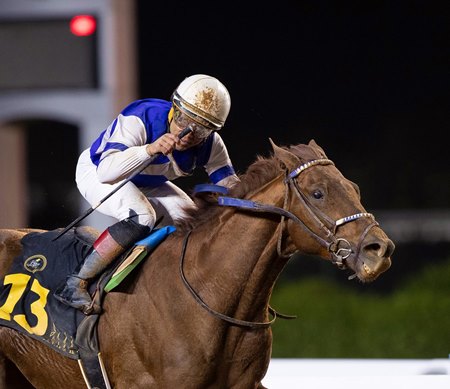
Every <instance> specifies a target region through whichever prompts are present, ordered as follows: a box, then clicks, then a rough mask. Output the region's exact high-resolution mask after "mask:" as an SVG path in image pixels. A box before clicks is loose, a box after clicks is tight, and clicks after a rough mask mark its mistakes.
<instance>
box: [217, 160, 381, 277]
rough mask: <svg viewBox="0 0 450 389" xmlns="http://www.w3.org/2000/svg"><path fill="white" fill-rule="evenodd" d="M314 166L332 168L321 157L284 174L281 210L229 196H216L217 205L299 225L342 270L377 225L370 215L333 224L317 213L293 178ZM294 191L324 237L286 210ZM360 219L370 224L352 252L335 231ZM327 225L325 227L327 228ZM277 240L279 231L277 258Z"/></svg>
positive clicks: (279, 240)
mask: <svg viewBox="0 0 450 389" xmlns="http://www.w3.org/2000/svg"><path fill="white" fill-rule="evenodd" d="M318 165H334V163H333V161H331V160H329V159H326V158H321V159H315V160H313V161H309V162H306V163H304V164H303V165H301V166H299V167H298V168H296V169H294V170H293V171H291V172H290V173H288V174H287V175H286V178H285V180H284V183H285V185H286V191H285V197H284V205H283V208H280V207H276V206H273V205H266V204H261V203H258V202H255V201H251V200H243V199H236V198H232V197H222V196H221V197H219V198H218V204H219V205H223V206H229V207H230V206H231V207H237V208H243V209H248V210H252V211H256V212H268V213H275V214H278V215H281V218H282V220H281V222H282V223H283V222H284V220H285V218H288V219H291V220H292V221H294V222H295V223H296V224H298V225H300V226H301V227H302V228H303V229H304V230H305V231H306V232H307V233H308V234H309V235H310V236H312V237H313V238H314V239H315V240H316V241H317V242H319V243H320V244H321V245H322V246H323V247H326V248H327V250H328V251H329V252H330V253H331V255H332V259H331V261H332V262H333V263H334V264H335V265H336V266H338V267H339V268H340V269H345V268H346V265H345V260H346V259H347V258H348V257H349V256H350V255H351V254H352V253H353V252H354V253H355V254H356V256H358V255H359V252H360V249H361V244H362V242H363V241H364V239H365V237H366V235H367V234H368V232H369V230H370V229H371V228H372V227H374V226H377V225H378V223H377V222H376V221H375V217H374V216H373V215H372V214H371V213H367V212H361V213H355V214H353V215H349V216H345V217H342V218H340V219H338V220H336V221H334V220H333V219H331V218H330V217H329V216H327V215H326V214H325V213H323V212H322V211H320V210H319V209H318V208H317V207H315V206H314V205H312V204H311V203H310V201H309V200H308V198H307V197H306V195H305V194H304V193H303V191H302V190H301V188H300V186H299V184H298V181H297V177H298V176H299V175H300V174H301V173H302V172H304V171H305V170H307V169H309V168H311V167H313V166H318ZM291 188H293V189H294V194H295V195H296V196H297V198H298V199H299V200H300V202H301V203H302V204H303V206H304V208H305V209H306V210H307V211H308V213H309V214H310V216H311V218H312V219H313V221H314V223H315V224H316V225H317V226H319V228H320V229H321V230H323V231H324V233H325V238H323V237H322V236H320V235H319V234H317V233H316V232H314V231H313V230H312V229H311V228H309V227H308V226H307V225H306V224H305V223H304V222H303V221H301V220H300V219H299V218H298V217H297V216H295V215H294V214H293V213H292V212H290V211H288V210H286V207H287V204H288V201H289V194H290V192H291V191H290V189H291ZM363 217H368V218H371V219H372V223H370V224H369V225H368V226H367V227H366V228H365V230H364V231H363V233H362V234H361V236H360V238H359V241H358V244H357V245H356V249H355V250H353V248H352V245H351V244H350V242H349V241H348V240H347V239H344V238H339V237H337V229H338V227H340V226H342V225H343V224H346V223H349V222H353V221H355V220H358V219H360V218H363ZM327 225H328V226H329V227H327ZM281 240H282V232H281V233H280V238H279V239H278V245H277V246H278V247H277V249H278V254H279V255H281Z"/></svg>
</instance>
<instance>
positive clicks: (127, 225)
mask: <svg viewBox="0 0 450 389" xmlns="http://www.w3.org/2000/svg"><path fill="white" fill-rule="evenodd" d="M149 232H150V228H149V227H147V226H143V225H141V224H137V223H135V222H134V221H132V220H122V221H120V222H118V223H116V224H114V225H112V226H111V227H108V228H107V229H106V230H105V231H104V232H103V233H102V234H101V235H100V236H99V237H98V238H97V240H96V241H95V242H94V244H93V250H92V251H91V253H90V254H89V255H88V256H87V257H86V259H85V260H84V263H83V265H82V267H81V269H80V270H79V272H78V274H72V275H70V276H69V277H68V278H67V281H66V284H65V285H64V288H63V289H62V290H58V291H56V292H55V294H54V296H55V298H56V299H57V300H59V301H61V302H62V303H64V304H66V305H69V306H71V307H73V308H76V309H79V310H81V311H83V312H84V313H85V314H89V313H92V311H93V310H94V312H95V313H98V312H99V310H100V309H99V307H94V306H93V304H92V299H91V296H90V294H89V292H88V290H87V287H88V285H89V281H91V280H92V279H93V278H95V277H96V276H97V275H99V274H100V273H101V272H102V271H103V270H105V269H106V268H107V267H108V266H109V265H110V264H111V263H112V262H113V261H114V259H116V258H117V257H118V256H119V255H121V254H122V253H124V252H125V251H126V250H127V249H129V248H130V247H131V246H132V245H133V244H134V243H135V242H137V241H138V240H140V239H142V238H144V237H145V236H146V235H148V234H149Z"/></svg>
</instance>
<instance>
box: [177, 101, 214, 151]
mask: <svg viewBox="0 0 450 389" xmlns="http://www.w3.org/2000/svg"><path fill="white" fill-rule="evenodd" d="M187 127H190V128H191V129H192V131H191V132H190V133H189V134H188V135H186V136H184V137H183V138H182V139H181V142H180V145H179V146H177V147H176V149H177V150H179V151H182V150H186V149H189V148H190V147H193V146H196V145H198V144H199V143H201V142H202V141H203V140H205V139H206V138H207V137H208V136H209V135H211V133H212V132H213V130H212V129H211V128H208V127H205V126H202V125H201V124H199V123H197V122H196V121H194V120H193V119H191V118H190V117H189V116H187V115H185V114H184V113H182V112H181V111H179V110H177V109H175V112H174V116H173V120H172V121H171V123H170V132H171V133H172V134H174V135H178V134H179V133H180V132H181V131H183V130H184V129H185V128H187Z"/></svg>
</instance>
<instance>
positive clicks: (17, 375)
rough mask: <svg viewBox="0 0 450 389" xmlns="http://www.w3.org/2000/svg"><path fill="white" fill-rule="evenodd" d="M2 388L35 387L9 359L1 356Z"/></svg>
mask: <svg viewBox="0 0 450 389" xmlns="http://www.w3.org/2000/svg"><path fill="white" fill-rule="evenodd" d="M0 389H34V386H33V385H31V384H30V383H29V382H28V380H27V379H26V378H25V377H24V375H23V374H22V373H21V372H20V370H19V369H18V368H17V367H16V365H14V364H13V363H12V362H11V361H10V360H9V359H7V358H5V357H4V356H1V357H0Z"/></svg>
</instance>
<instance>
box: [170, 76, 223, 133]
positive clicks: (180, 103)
mask: <svg viewBox="0 0 450 389" xmlns="http://www.w3.org/2000/svg"><path fill="white" fill-rule="evenodd" d="M172 103H173V105H174V108H175V110H176V109H178V110H180V111H181V112H183V113H184V114H186V115H187V116H189V117H190V118H191V119H193V120H194V121H196V122H197V123H199V124H200V125H202V126H204V127H209V128H211V130H214V131H217V130H220V129H221V128H222V127H223V126H224V124H225V121H226V119H227V116H228V113H229V112H230V107H231V98H230V94H229V93H228V90H227V88H225V85H223V84H222V83H221V82H220V81H219V80H218V79H217V78H214V77H211V76H207V75H205V74H196V75H193V76H190V77H187V78H185V79H184V80H183V81H182V82H181V84H180V85H178V87H177V89H175V91H174V92H173V94H172Z"/></svg>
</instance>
